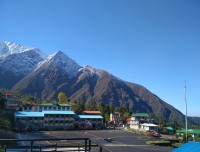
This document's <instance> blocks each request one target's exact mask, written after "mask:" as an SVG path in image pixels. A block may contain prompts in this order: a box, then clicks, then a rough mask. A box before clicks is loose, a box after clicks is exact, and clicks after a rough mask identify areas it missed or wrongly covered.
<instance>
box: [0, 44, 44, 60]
mask: <svg viewBox="0 0 200 152" xmlns="http://www.w3.org/2000/svg"><path fill="white" fill-rule="evenodd" d="M31 50H34V51H35V52H37V53H38V54H40V56H41V57H42V58H45V57H46V56H45V55H44V54H43V53H42V51H40V50H39V49H38V48H30V47H26V46H21V45H20V44H16V43H13V42H0V58H6V57H8V56H10V55H13V54H18V53H23V52H26V51H31Z"/></svg>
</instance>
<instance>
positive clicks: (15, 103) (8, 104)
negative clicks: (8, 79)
mask: <svg viewBox="0 0 200 152" xmlns="http://www.w3.org/2000/svg"><path fill="white" fill-rule="evenodd" d="M3 97H4V98H5V99H6V101H5V102H4V106H5V108H6V109H7V110H14V111H18V110H20V107H21V106H22V103H21V101H20V100H19V99H18V98H17V97H16V96H14V95H12V94H3Z"/></svg>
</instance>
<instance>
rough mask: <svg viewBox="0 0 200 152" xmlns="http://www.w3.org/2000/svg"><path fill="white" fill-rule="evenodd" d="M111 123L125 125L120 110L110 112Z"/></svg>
mask: <svg viewBox="0 0 200 152" xmlns="http://www.w3.org/2000/svg"><path fill="white" fill-rule="evenodd" d="M109 123H110V124H113V125H114V126H121V125H123V121H122V117H121V113H119V112H113V113H111V114H110V122H109Z"/></svg>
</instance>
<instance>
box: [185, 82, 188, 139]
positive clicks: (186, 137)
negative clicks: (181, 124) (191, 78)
mask: <svg viewBox="0 0 200 152" xmlns="http://www.w3.org/2000/svg"><path fill="white" fill-rule="evenodd" d="M184 88H185V89H184V90H185V134H186V136H185V137H186V142H187V132H188V131H187V130H188V128H187V127H188V126H187V100H186V81H185V86H184Z"/></svg>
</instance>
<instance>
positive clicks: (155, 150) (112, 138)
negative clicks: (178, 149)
mask: <svg viewBox="0 0 200 152" xmlns="http://www.w3.org/2000/svg"><path fill="white" fill-rule="evenodd" d="M18 137H20V138H22V139H25V138H90V139H91V140H92V141H95V142H96V143H97V144H101V145H103V146H105V147H106V148H107V149H109V150H111V151H113V152H130V151H132V152H170V151H172V149H170V148H167V147H159V146H151V145H146V141H148V140H152V137H146V136H141V135H138V134H135V133H132V132H127V131H123V130H97V131H96V130H88V131H42V132H35V133H21V134H20V135H18ZM153 140H155V139H153ZM62 143H63V144H66V143H68V144H70V142H69V141H60V143H58V144H60V145H62ZM73 143H74V142H73ZM75 143H76V144H80V142H79V141H76V142H75ZM40 144H41V143H40ZM43 144H53V142H52V141H45V142H44V143H43Z"/></svg>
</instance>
